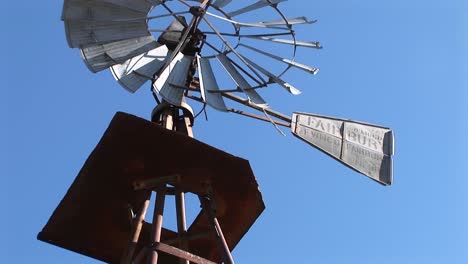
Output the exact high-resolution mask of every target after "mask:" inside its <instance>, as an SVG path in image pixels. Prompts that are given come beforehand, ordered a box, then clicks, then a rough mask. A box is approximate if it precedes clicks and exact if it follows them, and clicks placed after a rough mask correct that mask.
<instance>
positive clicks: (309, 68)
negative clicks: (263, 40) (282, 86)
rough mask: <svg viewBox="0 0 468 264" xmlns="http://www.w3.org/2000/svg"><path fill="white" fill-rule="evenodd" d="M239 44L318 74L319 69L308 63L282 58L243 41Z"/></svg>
mask: <svg viewBox="0 0 468 264" xmlns="http://www.w3.org/2000/svg"><path fill="white" fill-rule="evenodd" d="M239 46H242V47H245V48H248V49H250V50H253V51H255V52H257V53H260V54H263V55H265V56H268V57H270V58H272V59H275V60H277V61H281V62H283V63H286V64H288V65H289V66H292V67H295V68H298V69H301V70H303V71H305V72H308V73H311V74H314V75H315V74H317V73H318V71H319V70H318V69H317V68H314V67H310V66H307V65H304V64H301V63H298V62H296V61H292V60H288V59H286V58H282V57H279V56H276V55H274V54H271V53H268V52H265V51H263V50H260V49H257V48H254V47H252V46H250V45H246V44H242V43H241V44H239Z"/></svg>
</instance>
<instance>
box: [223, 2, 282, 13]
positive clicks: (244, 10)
mask: <svg viewBox="0 0 468 264" xmlns="http://www.w3.org/2000/svg"><path fill="white" fill-rule="evenodd" d="M284 1H286V0H260V1H258V2H256V3H254V4H251V5H249V6H246V7H243V8H241V9H239V10H236V11H233V12H230V13H228V16H229V17H235V16H238V15H240V14H244V13H247V12H251V11H254V10H257V9H260V8H263V7H267V6H271V5H275V4H278V3H281V2H284Z"/></svg>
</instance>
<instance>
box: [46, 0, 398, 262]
mask: <svg viewBox="0 0 468 264" xmlns="http://www.w3.org/2000/svg"><path fill="white" fill-rule="evenodd" d="M285 1H286V0H258V1H257V0H255V1H232V0H214V1H212V0H191V1H190V0H172V1H170V0H94V1H90V0H65V1H64V7H63V14H62V19H63V21H64V24H65V30H66V36H67V41H68V44H69V45H70V47H72V48H78V49H80V52H81V56H82V58H83V61H84V62H85V64H86V65H87V67H88V68H89V69H90V70H91V71H92V72H100V71H103V70H105V69H109V70H110V71H111V73H112V75H113V76H114V78H115V79H116V81H117V82H118V84H119V85H121V86H122V87H123V88H125V89H126V90H128V91H129V92H132V93H134V92H136V91H137V90H139V89H140V88H141V87H143V86H144V85H145V84H150V90H151V93H152V95H153V97H154V99H155V101H156V102H157V106H156V107H155V109H154V111H153V113H152V117H151V122H149V121H146V120H143V119H141V118H138V117H135V116H132V115H129V114H125V113H117V114H116V115H115V117H114V119H113V120H112V122H111V124H110V125H109V128H108V129H107V131H106V132H105V134H104V136H103V137H102V139H101V141H100V142H99V144H98V145H97V146H96V148H95V150H94V151H93V153H92V154H91V155H90V156H89V158H88V160H87V161H86V163H85V164H84V166H83V168H82V170H81V171H80V173H79V175H78V176H77V178H76V179H75V181H74V183H73V184H72V186H71V187H70V189H69V190H68V192H67V194H66V195H65V197H64V199H63V200H62V201H61V203H60V204H59V206H58V207H57V209H56V210H55V212H54V214H53V215H52V216H51V218H50V220H49V222H48V223H47V225H46V226H45V227H44V229H43V230H42V232H40V233H39V235H38V238H39V239H40V240H43V241H45V242H48V243H51V244H54V245H57V246H60V247H63V248H66V249H69V250H72V251H75V252H78V253H81V254H84V255H87V256H90V257H92V258H96V259H99V260H103V261H106V262H110V263H119V262H120V263H143V262H147V263H177V262H180V263H189V262H193V263H221V262H223V263H234V260H233V258H232V255H231V253H230V252H231V250H232V249H233V248H234V247H235V246H236V245H237V243H239V241H240V240H241V238H242V237H243V236H244V234H246V233H247V231H248V230H249V228H250V227H251V226H252V225H253V223H254V222H255V220H256V219H257V217H258V216H259V215H260V214H261V212H262V211H263V210H264V204H263V201H262V198H261V193H260V192H259V190H258V184H257V182H256V180H255V177H254V175H253V173H252V170H251V168H250V166H249V164H248V161H246V160H243V159H240V158H237V157H234V156H232V155H230V154H228V153H225V152H223V151H220V150H218V149H215V148H213V147H211V146H208V145H206V144H204V143H201V142H199V141H197V140H195V139H193V132H192V126H193V125H194V121H195V117H196V115H195V114H194V111H193V108H192V107H191V105H190V104H189V101H190V102H196V103H201V105H202V106H203V111H205V106H209V107H211V108H213V109H215V110H218V111H222V112H232V113H236V114H240V115H244V116H248V117H251V118H255V119H257V120H262V121H266V122H269V123H271V124H273V125H274V126H275V127H276V128H277V129H278V131H280V132H281V130H280V129H279V126H283V127H288V128H290V129H291V132H292V134H293V135H294V136H296V137H298V138H300V139H301V140H303V141H305V142H306V143H308V144H310V145H311V146H313V147H315V148H317V149H319V150H320V151H322V152H324V153H325V154H327V155H329V156H330V157H332V158H334V159H336V160H337V161H339V162H341V163H342V164H344V165H346V166H348V167H350V168H351V169H353V170H356V171H357V172H359V173H361V174H364V175H366V176H368V177H369V178H371V179H372V180H375V181H377V182H379V183H381V184H383V185H390V184H391V183H392V174H393V173H392V167H393V164H392V155H393V132H392V131H391V130H390V129H389V128H385V127H381V126H376V125H372V124H366V123H362V122H357V121H352V120H346V119H340V118H333V117H328V116H321V115H315V114H308V113H299V112H297V113H293V115H292V116H291V117H289V116H286V115H284V114H282V113H280V112H277V111H274V110H272V109H271V108H270V106H269V104H268V103H267V101H266V100H265V99H264V98H263V97H262V95H261V93H262V91H261V90H267V89H276V88H277V87H279V88H281V89H283V90H284V92H285V93H286V94H292V95H298V94H300V93H301V91H300V90H299V89H298V88H296V87H294V86H293V85H292V84H290V83H288V82H286V81H285V80H284V76H285V75H286V73H287V72H289V71H292V70H302V71H305V72H307V73H308V74H317V73H318V69H317V68H315V67H311V66H308V65H305V64H303V63H301V62H299V61H296V57H297V56H296V52H297V50H298V49H303V48H304V49H320V48H321V46H320V44H319V43H318V42H315V41H301V40H298V39H296V34H295V27H297V26H301V25H308V24H313V23H314V22H315V21H314V20H309V19H307V18H305V17H297V18H288V17H287V16H285V15H284V14H283V13H282V11H281V10H280V9H279V4H280V3H282V2H285ZM249 14H255V16H250V15H249ZM246 18H255V19H256V21H257V22H251V21H252V20H251V21H248V20H246V21H244V19H246ZM155 36H156V37H155ZM286 51H287V52H288V56H289V57H287V56H284V55H282V54H285V53H286ZM254 56H255V57H254ZM267 61H268V62H269V66H271V64H273V63H274V64H277V65H280V67H277V66H275V67H274V68H275V70H270V69H269V67H267V66H262V65H264V63H262V62H267ZM281 66H282V67H281ZM222 76H224V80H225V81H226V83H224V82H223V83H220V80H221V79H223V77H222ZM228 81H229V82H230V83H229V84H228ZM232 103H237V104H239V105H242V106H244V107H246V108H248V109H251V110H253V111H257V112H259V113H260V115H259V114H253V113H248V112H246V111H242V110H238V109H235V108H233V107H232V106H231V104H232ZM281 133H282V132H281ZM187 192H190V193H194V194H196V195H197V196H198V197H199V201H200V205H201V211H200V213H199V215H198V216H197V218H196V219H195V221H194V222H193V223H192V224H191V225H190V226H189V227H188V226H187V223H186V216H185V198H184V194H185V193H187ZM153 193H156V202H155V208H154V214H153V222H152V223H146V222H145V220H144V219H145V215H146V212H147V210H148V207H149V203H150V198H151V195H152V194H153ZM168 195H173V196H175V200H176V211H177V224H178V225H177V231H172V230H168V229H165V228H162V220H163V213H164V205H165V197H166V196H168ZM158 261H159V262H158Z"/></svg>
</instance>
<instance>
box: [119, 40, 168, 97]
mask: <svg viewBox="0 0 468 264" xmlns="http://www.w3.org/2000/svg"><path fill="white" fill-rule="evenodd" d="M169 54H170V51H169V50H168V48H167V47H166V46H165V45H163V46H160V47H158V48H155V49H152V50H150V51H148V52H146V53H144V54H142V55H139V56H136V57H134V58H132V59H129V60H127V61H125V62H124V63H122V64H117V65H114V66H112V67H111V72H112V75H114V78H115V79H116V80H117V81H118V82H119V84H120V85H121V86H122V87H124V88H125V89H126V90H127V91H129V92H132V93H134V92H136V91H137V90H138V89H139V88H140V87H141V86H142V85H143V84H144V83H145V82H147V81H148V80H151V79H153V76H154V74H156V73H157V72H158V71H159V70H160V69H161V68H162V67H163V66H164V63H165V61H166V59H167V57H168V56H169Z"/></svg>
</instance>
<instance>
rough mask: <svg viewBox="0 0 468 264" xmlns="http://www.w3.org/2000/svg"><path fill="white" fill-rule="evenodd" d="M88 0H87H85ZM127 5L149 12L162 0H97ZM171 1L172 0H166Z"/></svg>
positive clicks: (136, 9) (132, 8)
mask: <svg viewBox="0 0 468 264" xmlns="http://www.w3.org/2000/svg"><path fill="white" fill-rule="evenodd" d="M85 1H86V0H85ZM95 1H101V2H107V3H111V4H114V5H118V6H121V7H125V8H128V9H131V10H135V11H138V12H143V13H148V12H149V11H150V10H151V8H152V7H154V6H156V5H159V4H161V3H162V2H163V1H161V0H95ZM166 1H170V0H166Z"/></svg>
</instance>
